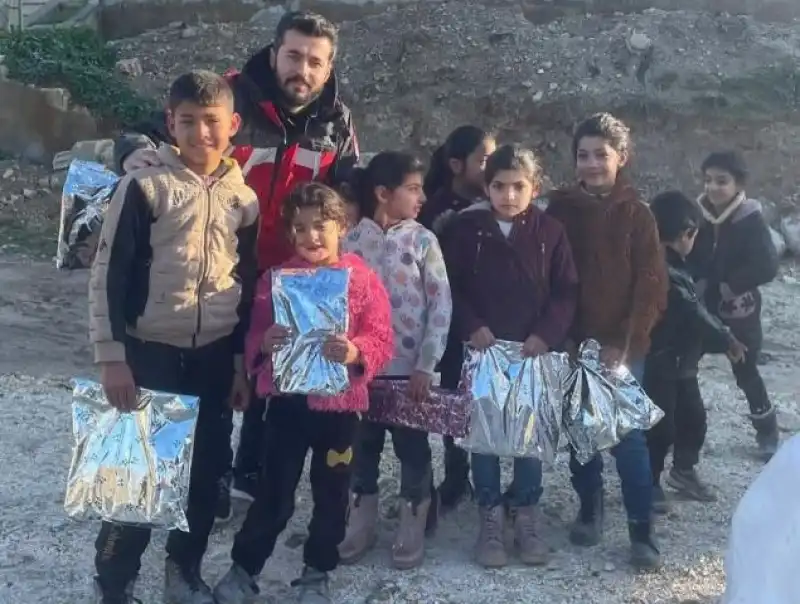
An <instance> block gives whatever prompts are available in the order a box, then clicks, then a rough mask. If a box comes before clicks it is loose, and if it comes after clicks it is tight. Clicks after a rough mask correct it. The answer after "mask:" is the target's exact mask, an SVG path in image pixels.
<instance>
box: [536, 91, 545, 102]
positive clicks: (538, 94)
mask: <svg viewBox="0 0 800 604" xmlns="http://www.w3.org/2000/svg"><path fill="white" fill-rule="evenodd" d="M543 98H544V92H542V91H541V90H537V91H536V92H535V93H534V94H533V100H534V101H536V102H537V103H538V102H539V101H541V100H542V99H543Z"/></svg>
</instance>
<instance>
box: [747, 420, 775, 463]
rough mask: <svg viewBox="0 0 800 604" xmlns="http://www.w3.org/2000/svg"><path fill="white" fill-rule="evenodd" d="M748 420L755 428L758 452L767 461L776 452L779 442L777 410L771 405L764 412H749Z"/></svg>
mask: <svg viewBox="0 0 800 604" xmlns="http://www.w3.org/2000/svg"><path fill="white" fill-rule="evenodd" d="M750 422H751V423H752V424H753V427H754V428H755V429H756V444H757V445H758V452H759V454H760V456H761V458H762V459H763V460H764V461H765V462H766V461H769V460H770V459H772V456H773V455H775V453H777V452H778V445H779V444H780V434H779V432H778V413H777V410H776V409H775V407H772V408H770V409H769V411H766V412H765V413H760V414H754V413H751V414H750Z"/></svg>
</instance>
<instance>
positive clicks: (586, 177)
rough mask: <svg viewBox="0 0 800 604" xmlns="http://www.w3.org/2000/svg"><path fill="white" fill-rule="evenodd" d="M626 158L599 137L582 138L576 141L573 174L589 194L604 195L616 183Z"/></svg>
mask: <svg viewBox="0 0 800 604" xmlns="http://www.w3.org/2000/svg"><path fill="white" fill-rule="evenodd" d="M627 159H628V158H627V157H625V156H624V155H622V154H620V153H618V152H617V151H616V150H615V149H614V148H613V147H611V145H609V144H608V141H606V139H604V138H602V137H600V136H584V137H583V138H582V139H581V140H580V141H578V150H577V154H576V156H575V172H576V173H577V177H578V180H579V181H580V182H582V183H583V185H584V186H585V187H586V189H587V190H588V191H590V192H593V193H594V192H597V193H604V192H607V191H609V190H611V188H612V187H613V186H614V184H615V183H616V182H617V174H618V173H619V171H620V169H621V168H622V167H623V166H624V165H625V162H626V161H627Z"/></svg>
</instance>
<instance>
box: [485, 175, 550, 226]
mask: <svg viewBox="0 0 800 604" xmlns="http://www.w3.org/2000/svg"><path fill="white" fill-rule="evenodd" d="M537 192H538V191H535V190H534V187H533V183H532V182H531V180H530V177H529V176H528V175H527V174H525V173H524V172H522V171H521V170H500V171H499V172H498V173H497V174H495V176H494V178H493V179H492V182H490V183H489V184H488V185H487V187H486V194H487V195H488V196H489V201H490V202H491V204H492V209H493V210H494V213H495V215H496V216H497V217H498V218H500V219H501V220H511V219H512V218H514V217H515V216H517V215H518V214H521V213H522V212H524V211H525V210H527V209H528V206H530V205H531V201H532V200H533V197H534V195H536V193H537Z"/></svg>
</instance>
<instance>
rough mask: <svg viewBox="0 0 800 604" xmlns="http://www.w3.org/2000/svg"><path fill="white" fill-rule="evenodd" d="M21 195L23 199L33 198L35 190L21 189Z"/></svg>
mask: <svg viewBox="0 0 800 604" xmlns="http://www.w3.org/2000/svg"><path fill="white" fill-rule="evenodd" d="M22 196H23V197H24V198H25V199H33V198H34V197H36V191H34V190H33V189H22Z"/></svg>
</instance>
